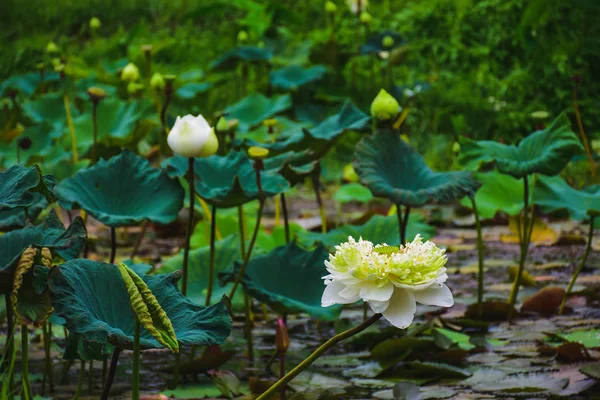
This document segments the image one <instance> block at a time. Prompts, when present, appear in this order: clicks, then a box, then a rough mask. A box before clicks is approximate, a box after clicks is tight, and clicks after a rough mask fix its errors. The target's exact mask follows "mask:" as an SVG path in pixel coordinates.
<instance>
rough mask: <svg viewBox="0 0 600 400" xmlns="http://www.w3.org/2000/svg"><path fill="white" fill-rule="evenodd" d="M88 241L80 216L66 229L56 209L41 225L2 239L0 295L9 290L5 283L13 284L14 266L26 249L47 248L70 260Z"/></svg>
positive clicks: (4, 236)
mask: <svg viewBox="0 0 600 400" xmlns="http://www.w3.org/2000/svg"><path fill="white" fill-rule="evenodd" d="M86 239H87V235H86V231H85V224H84V223H83V220H82V219H81V218H80V217H76V218H75V219H74V220H73V223H72V224H71V225H69V227H68V228H66V229H65V227H64V226H63V224H62V222H60V219H59V218H58V216H57V215H56V213H55V212H54V210H52V211H50V213H49V214H48V216H47V217H46V219H45V220H44V222H42V223H41V224H40V225H36V226H27V227H25V228H23V229H19V230H16V231H12V232H9V233H7V234H5V235H2V236H0V292H2V293H6V292H5V290H8V288H7V287H5V286H4V284H5V283H9V282H10V281H11V280H10V275H11V274H12V267H13V266H14V264H15V262H16V261H17V260H18V259H19V257H20V256H21V253H22V252H23V250H25V249H26V248H27V247H29V246H34V247H37V248H41V247H47V248H49V249H50V250H52V251H54V252H56V253H57V254H58V255H59V256H60V257H62V258H63V259H65V260H70V259H73V258H75V257H77V256H78V255H79V253H80V252H81V250H82V249H83V246H84V244H85V241H86Z"/></svg>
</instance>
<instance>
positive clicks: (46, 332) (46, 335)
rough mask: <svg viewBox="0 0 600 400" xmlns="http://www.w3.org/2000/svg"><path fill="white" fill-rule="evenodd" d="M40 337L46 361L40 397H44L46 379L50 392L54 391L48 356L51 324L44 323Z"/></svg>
mask: <svg viewBox="0 0 600 400" xmlns="http://www.w3.org/2000/svg"><path fill="white" fill-rule="evenodd" d="M42 337H43V342H44V355H45V361H46V365H45V368H44V377H43V379H42V395H44V394H45V390H46V378H47V381H48V386H49V388H50V392H53V391H54V376H53V375H54V373H53V368H52V367H53V365H52V357H51V354H50V347H51V345H52V324H51V323H49V322H48V321H46V322H44V325H43V326H42Z"/></svg>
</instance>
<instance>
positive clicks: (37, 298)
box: [10, 247, 54, 328]
mask: <svg viewBox="0 0 600 400" xmlns="http://www.w3.org/2000/svg"><path fill="white" fill-rule="evenodd" d="M38 260H39V262H40V263H41V264H42V265H43V267H45V268H47V269H49V268H51V267H52V253H51V252H50V250H49V249H48V248H46V247H44V248H42V249H41V251H40V252H39V256H38V249H36V248H35V247H28V248H27V249H25V250H24V251H23V252H22V253H21V257H20V258H19V262H18V263H17V267H16V269H15V273H14V278H13V287H12V292H11V294H10V301H11V305H12V307H13V309H14V310H15V314H16V315H17V318H19V319H20V320H21V323H22V324H26V325H33V326H34V327H36V328H39V327H40V326H41V325H42V324H43V323H44V321H46V319H48V317H50V314H52V312H53V311H54V308H53V307H52V304H51V302H50V293H48V292H47V291H45V290H44V291H42V292H38V291H37V290H36V287H35V276H34V273H33V267H34V266H35V263H36V261H38Z"/></svg>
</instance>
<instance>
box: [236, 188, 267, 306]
mask: <svg viewBox="0 0 600 400" xmlns="http://www.w3.org/2000/svg"><path fill="white" fill-rule="evenodd" d="M264 208H265V200H264V198H263V197H262V196H261V198H260V200H259V203H258V212H257V216H256V225H255V226H254V232H253V233H252V238H251V239H250V245H249V246H248V252H247V253H246V257H245V258H244V263H243V264H242V268H240V272H239V273H238V276H237V278H236V280H235V282H234V283H233V287H232V288H231V292H230V293H229V298H230V299H232V300H233V296H234V295H235V291H236V290H237V287H238V286H239V285H240V282H241V281H242V278H243V277H244V272H246V267H247V266H248V262H249V261H250V256H251V255H252V249H253V248H254V244H255V243H256V238H257V237H258V231H259V230H260V222H261V220H262V214H263V209H264Z"/></svg>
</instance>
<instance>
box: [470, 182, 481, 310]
mask: <svg viewBox="0 0 600 400" xmlns="http://www.w3.org/2000/svg"><path fill="white" fill-rule="evenodd" d="M470 198H471V204H473V214H474V215H475V228H476V229H477V261H478V265H479V273H478V275H477V304H478V305H479V317H482V315H483V307H482V304H483V287H484V275H483V274H484V265H483V235H482V233H481V220H480V218H479V210H478V209H477V203H476V202H475V194H473V195H472V196H470Z"/></svg>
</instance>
